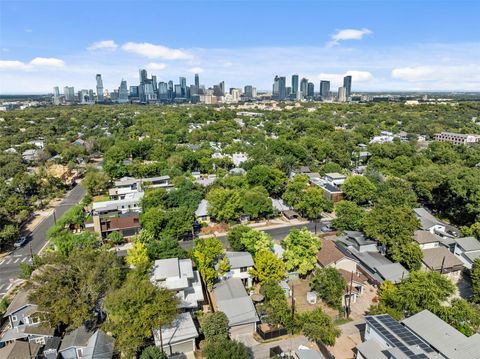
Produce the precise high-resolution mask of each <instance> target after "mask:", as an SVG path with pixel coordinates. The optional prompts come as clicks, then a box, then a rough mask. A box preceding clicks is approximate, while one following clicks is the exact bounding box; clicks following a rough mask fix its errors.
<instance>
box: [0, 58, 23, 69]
mask: <svg viewBox="0 0 480 359" xmlns="http://www.w3.org/2000/svg"><path fill="white" fill-rule="evenodd" d="M28 69H29V66H28V65H27V64H25V63H23V62H22V61H16V60H0V70H28Z"/></svg>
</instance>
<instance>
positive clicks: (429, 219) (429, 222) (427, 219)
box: [413, 207, 442, 229]
mask: <svg viewBox="0 0 480 359" xmlns="http://www.w3.org/2000/svg"><path fill="white" fill-rule="evenodd" d="M413 211H414V212H415V214H416V216H417V218H418V219H419V221H420V228H422V229H429V228H431V227H433V226H434V225H436V224H442V222H440V221H439V220H438V219H436V218H435V217H434V216H433V215H432V214H431V213H430V212H428V211H427V210H426V209H425V208H422V207H419V208H414V209H413Z"/></svg>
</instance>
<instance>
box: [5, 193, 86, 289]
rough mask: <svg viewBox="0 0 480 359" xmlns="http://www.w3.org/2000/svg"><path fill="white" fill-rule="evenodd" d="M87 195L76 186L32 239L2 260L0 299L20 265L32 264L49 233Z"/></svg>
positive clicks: (16, 274)
mask: <svg viewBox="0 0 480 359" xmlns="http://www.w3.org/2000/svg"><path fill="white" fill-rule="evenodd" d="M84 195H85V191H84V190H83V188H82V187H81V186H80V185H76V186H75V187H74V188H73V189H72V190H71V191H70V192H68V193H67V194H66V195H65V198H64V199H63V201H62V202H61V203H60V204H59V205H58V206H57V207H56V209H55V211H54V213H52V214H51V215H50V216H48V217H47V218H45V219H44V220H43V221H42V222H41V223H40V224H39V225H38V226H37V227H36V228H35V230H34V231H33V232H32V239H31V240H30V241H29V242H28V243H27V244H25V245H24V246H23V247H21V248H17V249H15V250H14V251H13V252H12V253H10V254H9V255H8V256H6V257H4V258H2V259H0V298H2V297H3V296H4V295H5V293H6V292H7V290H8V289H9V288H10V286H11V284H12V283H13V281H14V280H15V279H17V278H18V275H19V272H20V263H24V262H28V263H30V262H31V254H38V253H39V252H40V250H41V249H42V248H43V247H45V245H46V244H47V238H46V237H47V231H48V229H49V228H50V227H51V226H52V225H53V224H54V218H56V219H58V218H60V217H61V216H62V215H63V214H64V213H65V212H66V211H67V210H68V209H70V208H71V207H73V206H75V205H77V204H78V203H79V202H80V201H81V200H82V198H83V196H84Z"/></svg>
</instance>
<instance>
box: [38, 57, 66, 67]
mask: <svg viewBox="0 0 480 359" xmlns="http://www.w3.org/2000/svg"><path fill="white" fill-rule="evenodd" d="M30 65H32V66H42V67H63V66H65V62H64V61H63V60H60V59H56V58H54V57H35V58H34V59H33V60H32V61H30Z"/></svg>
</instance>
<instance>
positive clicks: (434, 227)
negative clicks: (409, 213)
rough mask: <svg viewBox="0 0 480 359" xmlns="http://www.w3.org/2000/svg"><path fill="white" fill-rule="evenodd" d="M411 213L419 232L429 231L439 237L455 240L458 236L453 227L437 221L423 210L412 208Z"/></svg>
mask: <svg viewBox="0 0 480 359" xmlns="http://www.w3.org/2000/svg"><path fill="white" fill-rule="evenodd" d="M413 211H414V212H415V215H416V217H417V219H418V220H419V222H420V226H419V228H420V229H421V230H424V231H429V232H431V233H433V234H436V235H439V236H441V237H449V238H455V237H458V236H459V232H458V230H457V229H456V228H455V227H453V226H451V225H448V224H446V223H443V222H441V221H439V220H438V219H437V218H435V216H433V215H432V214H431V213H430V212H428V211H427V210H426V209H425V208H422V207H419V208H414V209H413Z"/></svg>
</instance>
